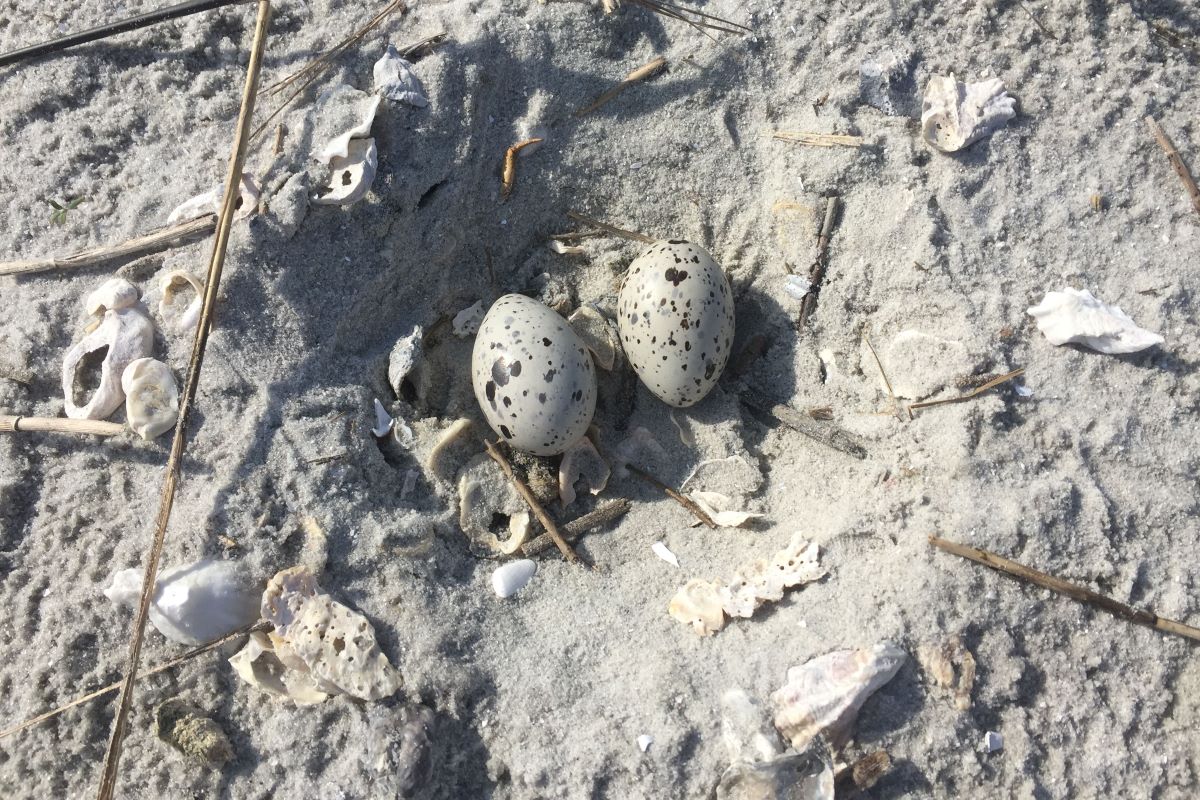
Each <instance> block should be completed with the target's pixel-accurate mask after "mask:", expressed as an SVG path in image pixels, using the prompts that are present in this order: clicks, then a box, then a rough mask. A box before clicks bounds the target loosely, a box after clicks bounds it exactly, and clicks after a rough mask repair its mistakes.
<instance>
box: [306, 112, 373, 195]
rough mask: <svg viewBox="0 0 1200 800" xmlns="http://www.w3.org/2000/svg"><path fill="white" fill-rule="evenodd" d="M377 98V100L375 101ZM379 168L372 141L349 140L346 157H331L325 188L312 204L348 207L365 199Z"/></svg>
mask: <svg viewBox="0 0 1200 800" xmlns="http://www.w3.org/2000/svg"><path fill="white" fill-rule="evenodd" d="M376 99H378V98H376ZM378 167H379V152H378V151H377V150H376V149H375V140H374V139H352V140H350V141H349V142H348V143H347V145H346V155H344V156H340V155H335V156H333V157H332V159H331V160H330V161H329V171H330V175H329V185H328V186H327V187H325V188H323V189H322V190H321V191H320V193H318V194H317V196H316V197H314V198H313V202H314V203H316V204H317V205H322V206H348V205H352V204H353V203H357V202H358V201H359V200H362V199H363V198H364V197H366V196H367V192H368V191H370V190H371V184H372V183H374V181H375V171H376V170H377V169H378Z"/></svg>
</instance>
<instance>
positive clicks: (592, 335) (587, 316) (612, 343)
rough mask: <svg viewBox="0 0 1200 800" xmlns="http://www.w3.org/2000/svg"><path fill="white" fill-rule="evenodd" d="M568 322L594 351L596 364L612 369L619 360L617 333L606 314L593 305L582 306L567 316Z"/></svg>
mask: <svg viewBox="0 0 1200 800" xmlns="http://www.w3.org/2000/svg"><path fill="white" fill-rule="evenodd" d="M567 322H568V323H569V324H570V326H571V329H572V330H573V331H575V333H577V334H579V338H580V339H582V340H583V343H584V344H586V345H587V348H588V350H591V351H592V358H594V359H595V360H596V366H598V367H600V369H603V370H605V371H609V370H612V368H613V364H614V363H616V360H617V334H616V333H615V332H614V331H613V329H612V325H610V324H609V322H608V320H607V319H605V318H604V315H603V314H601V313H600V312H599V311H597V310H596V309H595V308H593V307H592V306H580V307H579V308H577V309H575V311H573V312H572V313H571V316H569V317H567Z"/></svg>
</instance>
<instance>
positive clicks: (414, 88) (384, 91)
mask: <svg viewBox="0 0 1200 800" xmlns="http://www.w3.org/2000/svg"><path fill="white" fill-rule="evenodd" d="M372 75H373V77H374V79H375V92H376V93H377V94H380V95H383V96H384V97H386V98H387V99H388V100H397V101H399V102H401V103H408V104H409V105H410V106H416V107H417V108H424V107H425V106H427V105H429V98H428V97H426V96H425V88H424V87H423V86H421V81H420V80H418V79H417V76H416V75H415V74H414V73H413V71H412V64H410V63H409V62H408V61H406V60H405V59H404V58H403V57H402V56H401V55H400V54H399V53H398V52H396V48H395V47H393V46H392V45H390V44H389V45H388V48H387V52H386V53H384V54H383V56H382V57H381V58H380V59H379V60H378V61H376V62H375V66H374V68H373V69H372Z"/></svg>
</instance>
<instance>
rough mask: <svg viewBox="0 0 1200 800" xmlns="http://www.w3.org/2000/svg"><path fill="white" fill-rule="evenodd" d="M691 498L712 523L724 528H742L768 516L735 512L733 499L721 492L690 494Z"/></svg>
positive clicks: (748, 512)
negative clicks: (750, 522)
mask: <svg viewBox="0 0 1200 800" xmlns="http://www.w3.org/2000/svg"><path fill="white" fill-rule="evenodd" d="M689 496H690V497H691V498H692V500H694V501H695V503H696V505H698V506H700V508H702V509H704V513H705V514H708V515H709V516H710V517H712V521H713V522H715V523H717V525H719V526H720V527H722V528H740V527H742V526H743V525H745V524H746V523H747V522H749V521H750V520H752V519H762V518H763V517H765V516H767V515H766V514H757V513H754V512H751V511H733V510H732V509H731V506H732V505H733V498H731V497H728V496H726V495H723V494H721V493H720V492H699V491H696V492H690V493H689Z"/></svg>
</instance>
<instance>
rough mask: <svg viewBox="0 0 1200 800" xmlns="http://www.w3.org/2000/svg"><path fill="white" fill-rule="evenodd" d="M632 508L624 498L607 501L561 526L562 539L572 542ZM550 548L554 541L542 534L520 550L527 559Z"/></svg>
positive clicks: (548, 535) (546, 534) (616, 518)
mask: <svg viewBox="0 0 1200 800" xmlns="http://www.w3.org/2000/svg"><path fill="white" fill-rule="evenodd" d="M632 506H633V504H632V503H630V502H629V501H628V500H626V499H625V498H624V497H618V498H616V499H615V500H608V501H606V502H604V503H602V504H600V505H599V506H597V507H596V508H595V509H593V510H591V511H589V512H588V513H586V514H584V515H583V516H581V517H576V518H575V519H573V520H571V521H570V522H567V523H564V524H563V526H562V537H563V538H564V539H566V540H567V541H568V542H574V541H576V540H577V539H579V538H580V537H581V536H583V535H584V534H585V533H587V532H589V531H592V530H595V529H596V528H599V527H600V526H601V525H607V524H608V523H610V522H614V521H616V520H618V519H620V518H621V517H623V516H625V514H627V513H628V512H629V509H630V508H631V507H632ZM551 547H554V539H553V538H551V536H550V534H548V533H543V534H542V535H541V536H537V537H534V538H533V539H531V540H530V541H528V542H526V543H525V544H523V545H522V546H521V550H522V552H524V554H525V556H526V557H527V558H531V557H533V556H536V555H538V554H540V553H544V552H545V551H547V550H549V549H550V548H551Z"/></svg>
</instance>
